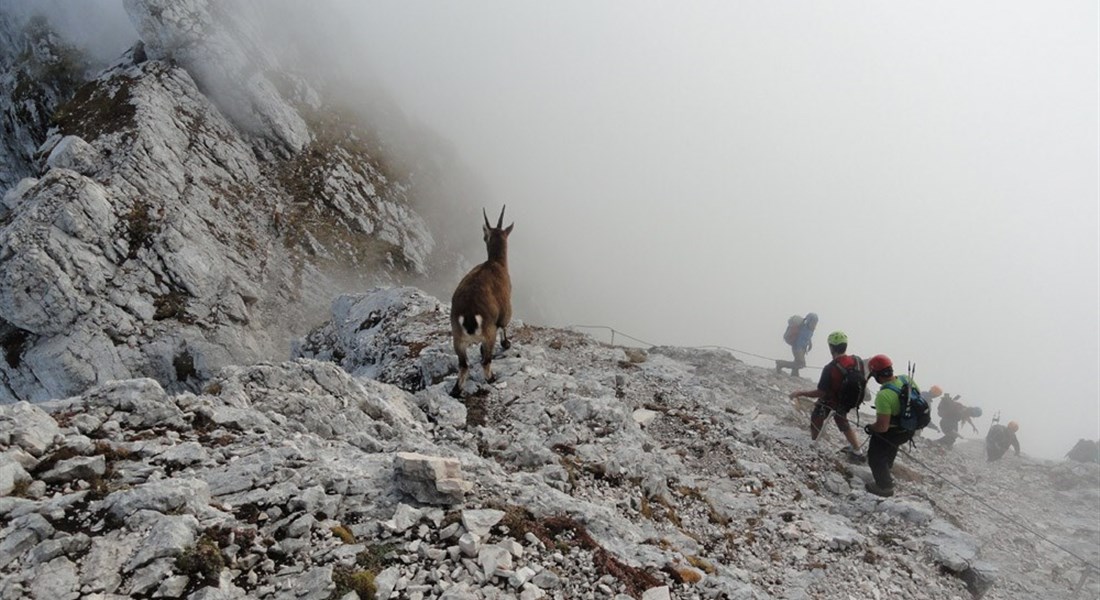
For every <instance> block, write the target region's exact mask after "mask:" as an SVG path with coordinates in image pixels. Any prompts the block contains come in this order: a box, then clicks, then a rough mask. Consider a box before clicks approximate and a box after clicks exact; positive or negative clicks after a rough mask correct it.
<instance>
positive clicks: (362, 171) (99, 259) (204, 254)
mask: <svg viewBox="0 0 1100 600" xmlns="http://www.w3.org/2000/svg"><path fill="white" fill-rule="evenodd" d="M126 6H127V8H128V10H129V11H130V13H131V15H132V17H133V20H134V22H135V24H136V27H137V30H138V31H139V33H140V35H141V36H142V39H141V41H140V42H139V44H138V45H136V46H135V47H134V48H133V49H132V50H131V51H130V52H128V53H127V54H126V56H124V57H122V58H121V59H120V60H119V61H117V62H116V63H115V64H114V65H112V66H110V67H108V68H106V69H104V70H103V71H101V72H99V73H98V74H96V75H94V76H92V77H91V78H89V79H87V80H83V79H79V78H80V77H82V76H83V72H82V71H80V70H79V69H78V68H77V67H76V66H75V65H77V64H79V61H77V60H76V59H75V58H73V57H72V56H71V52H72V51H71V49H69V50H66V52H70V54H65V53H63V52H62V51H61V50H58V48H61V47H62V46H61V45H60V42H57V41H56V40H55V39H54V38H52V37H51V36H50V35H49V34H48V23H47V22H46V21H45V20H44V19H34V20H32V21H31V22H29V23H23V26H22V28H21V29H20V28H19V23H20V22H19V21H18V20H17V19H11V20H10V21H9V20H8V19H6V18H5V19H3V23H4V26H3V27H4V28H3V32H2V35H0V43H4V44H7V45H9V46H10V47H13V48H17V49H22V50H21V51H20V52H18V53H16V54H14V56H15V57H16V58H14V59H13V58H10V57H9V56H8V55H7V54H5V53H0V56H3V57H4V59H3V62H2V63H0V77H4V78H6V79H5V81H7V82H8V83H10V84H11V85H12V86H13V87H12V88H11V89H12V90H13V91H12V93H11V95H10V96H5V97H4V98H3V101H2V102H0V112H4V113H5V114H7V115H8V119H6V120H5V121H4V123H5V125H4V126H5V127H6V128H8V129H9V130H10V131H6V132H5V135H4V136H3V137H4V143H5V150H4V152H3V153H2V155H3V163H2V166H3V173H4V177H5V179H4V181H5V182H6V183H7V184H8V185H10V186H11V187H10V188H9V187H8V185H6V186H5V187H4V189H5V193H4V201H3V208H2V209H0V347H2V349H3V355H4V360H0V403H4V402H13V401H16V400H30V401H42V400H45V399H48V398H63V397H66V396H70V395H75V394H79V393H80V392H82V391H84V390H86V389H88V388H89V387H91V386H93V385H96V384H100V383H104V382H107V381H111V380H115V379H126V378H132V377H152V378H154V379H156V380H157V381H159V382H160V383H161V384H162V385H164V386H165V387H166V388H167V389H169V390H173V391H174V390H182V389H190V390H196V389H198V387H199V386H201V385H202V383H203V382H204V381H206V380H207V379H209V378H210V377H211V376H212V375H213V374H214V373H215V372H216V371H217V370H218V369H219V368H221V367H223V366H226V365H230V364H251V363H253V362H256V361H259V360H264V359H272V358H285V356H286V352H287V351H286V348H287V345H288V341H289V338H290V336H291V335H294V334H300V333H301V328H302V327H303V325H302V324H303V323H305V322H307V321H308V317H309V316H310V315H312V314H315V311H316V310H317V308H318V307H321V306H327V304H328V302H329V299H330V298H331V292H332V291H333V290H334V289H340V287H341V286H345V285H363V284H365V283H370V282H374V283H380V282H388V281H393V280H395V279H398V278H401V277H407V276H412V275H419V274H423V273H424V272H425V271H426V269H427V264H428V263H427V261H428V257H429V255H430V252H431V249H432V247H433V240H432V236H431V235H430V233H429V232H428V230H427V228H426V226H425V224H424V221H423V220H422V219H421V218H420V217H419V216H418V215H417V213H416V212H415V211H414V210H413V209H412V207H411V205H410V202H409V199H408V197H407V194H406V186H405V184H403V183H402V182H400V181H397V180H394V179H392V178H391V177H390V176H388V175H387V174H386V172H385V171H384V168H383V167H382V165H381V163H380V162H379V159H378V158H376V157H374V156H372V155H371V154H370V152H369V151H368V150H367V139H368V138H369V135H368V131H367V130H366V128H365V126H364V125H363V124H362V123H359V122H357V121H356V120H354V119H353V118H351V117H350V116H349V114H348V113H346V112H342V111H339V110H336V109H335V108H334V107H332V106H330V105H328V104H326V103H325V101H324V99H323V98H321V96H320V95H319V94H318V93H317V92H316V91H315V90H314V89H313V88H312V87H311V86H310V84H309V83H308V82H307V81H306V80H304V79H301V78H296V77H294V76H293V75H288V74H286V72H285V70H283V69H280V68H278V67H279V66H278V65H277V63H276V61H275V59H274V58H273V57H272V56H270V55H268V54H265V53H264V52H263V50H262V48H261V47H260V45H259V44H258V43H255V42H254V41H253V40H252V37H251V35H252V33H251V32H250V30H249V29H248V27H247V23H246V22H245V21H243V20H241V19H240V18H237V17H235V16H234V15H233V14H229V13H226V12H224V11H223V10H222V9H221V8H219V7H220V5H219V4H218V3H209V2H206V1H199V0H195V1H189V2H183V3H180V2H169V1H158V0H148V1H141V2H137V1H135V2H127V3H126ZM200 24H201V25H202V26H201V27H200V26H198V25H200ZM62 67H64V69H62ZM49 69H53V70H52V71H49V72H51V73H53V72H55V71H56V72H57V73H62V71H63V75H64V76H63V77H62V74H58V75H57V77H55V78H53V79H51V78H48V77H31V75H28V74H33V73H37V72H40V71H43V70H49ZM5 87H6V86H5ZM16 92H18V93H16ZM16 177H21V178H22V179H20V180H17V179H15V178H16ZM16 181H18V183H16Z"/></svg>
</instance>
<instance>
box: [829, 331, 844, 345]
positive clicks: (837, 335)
mask: <svg viewBox="0 0 1100 600" xmlns="http://www.w3.org/2000/svg"><path fill="white" fill-rule="evenodd" d="M847 343H848V334H847V333H844V332H843V331H834V332H832V333H830V334H829V345H830V346H839V345H841V344H847Z"/></svg>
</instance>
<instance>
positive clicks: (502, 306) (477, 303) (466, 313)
mask: <svg viewBox="0 0 1100 600" xmlns="http://www.w3.org/2000/svg"><path fill="white" fill-rule="evenodd" d="M481 214H482V216H484V217H485V226H484V227H483V233H484V236H485V248H486V250H487V251H488V255H489V258H488V259H487V260H486V261H485V262H483V263H481V264H480V265H478V266H476V267H474V268H473V269H471V270H470V272H469V273H467V274H466V276H465V277H463V278H462V281H460V282H459V283H458V287H457V288H455V292H454V295H453V296H451V337H452V339H453V341H454V350H455V354H457V355H458V381H456V382H455V386H454V388H453V389H451V395H452V396H454V397H455V398H459V397H461V396H462V388H463V386H465V384H466V377H467V375H468V373H469V362H468V359H467V356H466V350H467V348H468V347H469V346H470V345H471V344H475V343H479V342H480V343H481V367H482V369H483V371H484V373H485V381H486V383H492V382H493V381H495V377H494V376H493V371H492V368H491V366H490V365H491V363H492V360H493V347H494V345H495V344H496V339H497V332H498V331H499V332H500V334H501V336H502V339H501V341H500V347H501V348H503V349H505V350H507V349H508V348H509V347H510V346H511V345H512V343H511V342H509V341H508V330H507V327H508V322H509V321H511V320H512V280H511V278H510V277H509V276H508V235H509V234H511V233H512V228H513V227H514V226H515V223H513V224H511V225H509V226H508V227H507V228H502V227H501V225H502V224H503V223H504V209H503V208H501V209H500V218H499V219H497V226H496V227H492V226H491V225H489V217H488V215H486V214H485V211H484V210H482V212H481ZM478 317H481V324H480V327H481V331H480V332H476V328H477V327H478V324H477V318H478Z"/></svg>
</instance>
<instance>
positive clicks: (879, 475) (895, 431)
mask: <svg viewBox="0 0 1100 600" xmlns="http://www.w3.org/2000/svg"><path fill="white" fill-rule="evenodd" d="M867 369H868V370H869V371H870V372H871V377H874V378H875V381H876V382H877V383H878V384H879V385H880V386H881V389H879V391H878V394H876V395H875V415H876V418H875V422H874V423H871V424H869V425H867V426H866V427H864V429H863V430H864V431H866V432H867V435H869V436H871V443H870V444H869V445H868V446H867V464H868V465H869V466H870V467H871V474H872V475H874V481H868V482H867V484H866V485H865V486H864V488H865V489H866V490H867V491H868V492H871V493H872V494H875V495H876V496H884V497H885V496H893V495H894V477H893V476H892V475H891V474H890V469H893V468H894V459H895V458H897V455H898V449H899V448H900V447H901V445H902V444H904V443H906V442H908V441H909V440H912V439H913V434H914V433H915V432H914V431H910V430H908V429H905V428H904V427H902V426H901V420H900V419H899V416H900V415H901V409H902V406H901V390H902V389H903V388H904V386H905V385H906V384H909V385H910V386H912V387H913V388H914V389H917V390H919V388H917V384H916V382H914V381H910V380H909V378H908V377H906V376H900V377H899V376H896V375H894V362H893V361H891V360H890V357H889V356H886V355H885V354H876V355H875V356H872V357H871V360H868V361H867Z"/></svg>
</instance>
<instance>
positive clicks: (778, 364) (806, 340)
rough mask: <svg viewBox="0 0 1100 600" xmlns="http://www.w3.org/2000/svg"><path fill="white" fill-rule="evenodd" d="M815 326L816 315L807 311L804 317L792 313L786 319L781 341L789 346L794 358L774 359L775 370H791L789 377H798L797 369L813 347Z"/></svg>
mask: <svg viewBox="0 0 1100 600" xmlns="http://www.w3.org/2000/svg"><path fill="white" fill-rule="evenodd" d="M816 328H817V315H816V314H814V313H807V314H806V316H805V317H799V316H798V315H794V316H792V317H791V318H789V319H787V329H786V331H784V332H783V341H784V342H787V343H788V344H790V346H791V354H792V355H794V360H793V361H790V360H777V361H775V372H776V373H782V372H783V369H790V370H791V377H798V370H799V369H801V368H802V367H805V366H806V354H807V353H808V352H809V351H810V349H811V348H813V339H812V338H813V337H814V329H816Z"/></svg>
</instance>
